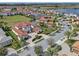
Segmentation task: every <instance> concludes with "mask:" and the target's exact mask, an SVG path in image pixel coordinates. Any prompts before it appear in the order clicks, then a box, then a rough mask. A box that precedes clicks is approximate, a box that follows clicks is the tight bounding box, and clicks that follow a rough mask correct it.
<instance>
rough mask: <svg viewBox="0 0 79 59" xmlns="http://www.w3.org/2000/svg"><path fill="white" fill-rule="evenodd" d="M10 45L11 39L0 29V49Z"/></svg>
mask: <svg viewBox="0 0 79 59" xmlns="http://www.w3.org/2000/svg"><path fill="white" fill-rule="evenodd" d="M11 43H12V38H11V37H10V36H6V35H5V32H4V31H3V30H2V29H1V28H0V48H2V47H4V46H7V45H9V44H11Z"/></svg>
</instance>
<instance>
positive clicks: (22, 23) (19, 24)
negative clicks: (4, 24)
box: [15, 22, 31, 27]
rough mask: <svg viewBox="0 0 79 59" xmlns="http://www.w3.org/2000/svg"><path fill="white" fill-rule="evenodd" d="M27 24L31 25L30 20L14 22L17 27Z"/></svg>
mask: <svg viewBox="0 0 79 59" xmlns="http://www.w3.org/2000/svg"><path fill="white" fill-rule="evenodd" d="M28 25H31V22H19V23H16V24H15V26H17V27H23V26H28Z"/></svg>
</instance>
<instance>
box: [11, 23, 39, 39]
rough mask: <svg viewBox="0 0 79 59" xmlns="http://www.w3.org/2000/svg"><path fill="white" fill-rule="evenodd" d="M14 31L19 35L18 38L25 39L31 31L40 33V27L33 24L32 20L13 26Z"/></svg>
mask: <svg viewBox="0 0 79 59" xmlns="http://www.w3.org/2000/svg"><path fill="white" fill-rule="evenodd" d="M12 31H13V32H14V33H15V34H16V35H17V37H18V39H21V38H23V39H25V38H28V37H29V33H32V32H36V33H39V32H40V28H39V27H37V26H35V25H33V24H32V23H31V22H19V23H16V24H15V25H14V26H13V28H12Z"/></svg>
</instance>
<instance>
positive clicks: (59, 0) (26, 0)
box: [0, 0, 79, 2]
mask: <svg viewBox="0 0 79 59" xmlns="http://www.w3.org/2000/svg"><path fill="white" fill-rule="evenodd" d="M0 2H79V0H76V1H75V0H0Z"/></svg>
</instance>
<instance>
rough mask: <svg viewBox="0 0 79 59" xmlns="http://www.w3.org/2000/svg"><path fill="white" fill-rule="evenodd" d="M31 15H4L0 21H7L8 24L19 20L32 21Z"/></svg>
mask: <svg viewBox="0 0 79 59" xmlns="http://www.w3.org/2000/svg"><path fill="white" fill-rule="evenodd" d="M31 20H32V18H31V17H26V16H21V15H14V16H4V18H3V19H0V21H4V22H7V23H8V25H9V26H10V25H11V26H12V25H14V24H15V23H17V22H23V21H31Z"/></svg>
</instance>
